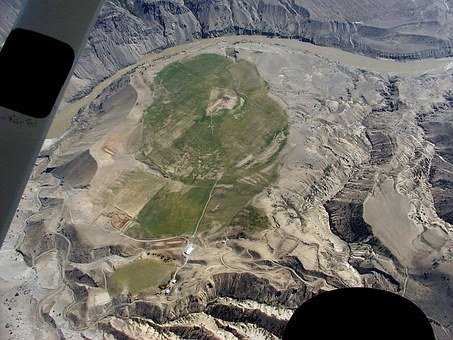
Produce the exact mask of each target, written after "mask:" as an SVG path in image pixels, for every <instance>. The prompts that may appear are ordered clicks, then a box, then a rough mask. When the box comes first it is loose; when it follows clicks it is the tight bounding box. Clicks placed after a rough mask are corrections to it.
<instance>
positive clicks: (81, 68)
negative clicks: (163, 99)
mask: <svg viewBox="0 0 453 340" xmlns="http://www.w3.org/2000/svg"><path fill="white" fill-rule="evenodd" d="M23 2H24V1H23V0H1V1H0V13H2V17H1V18H0V40H3V39H4V38H5V36H6V34H7V32H8V30H9V29H10V27H11V25H12V23H13V21H14V19H15V17H16V15H17V13H18V12H19V10H20V7H21V5H22V4H23ZM450 17H451V14H450V6H449V2H448V1H445V0H436V1H434V2H432V1H426V0H416V1H411V0H404V1H396V0H392V1H386V0H380V1H364V2H363V3H361V4H360V6H358V5H357V4H356V3H355V2H353V1H350V0H329V1H320V0H303V1H301V0H299V1H290V0H231V1H230V0H200V1H198V0H185V1H180V0H163V1H156V0H109V1H107V2H106V3H105V5H104V7H103V9H102V11H101V13H100V15H99V18H98V20H97V22H96V25H95V27H94V28H93V31H92V33H91V35H90V38H89V42H88V46H87V49H86V50H85V51H84V53H83V55H82V58H81V60H80V62H79V65H78V66H77V69H76V72H75V77H74V81H73V84H75V86H74V89H72V90H71V91H70V93H69V94H68V99H69V100H71V99H75V98H77V97H80V96H83V95H84V94H86V93H87V92H88V91H89V90H90V89H91V88H92V87H93V85H95V84H97V83H98V82H99V81H101V80H102V79H105V78H106V77H108V76H110V75H111V74H112V73H114V72H115V71H117V70H119V69H121V68H123V67H125V66H127V65H130V64H133V63H134V62H136V61H137V60H138V59H139V58H140V56H142V55H144V54H146V53H149V52H153V51H158V50H161V49H164V48H167V47H170V46H174V45H177V44H181V43H184V42H188V41H192V40H194V39H198V38H200V37H212V36H220V35H225V34H263V35H268V36H280V37H288V38H294V39H300V40H303V41H310V42H313V43H315V44H319V45H326V46H335V47H339V48H342V49H345V50H348V51H352V52H358V53H363V54H367V55H371V56H377V57H386V58H393V59H415V58H428V57H445V56H450V55H452V53H453V51H452V43H451V40H450V38H451V37H452V35H453V28H452V25H451V24H450V22H451V20H449V19H450Z"/></svg>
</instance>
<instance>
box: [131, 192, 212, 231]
mask: <svg viewBox="0 0 453 340" xmlns="http://www.w3.org/2000/svg"><path fill="white" fill-rule="evenodd" d="M210 189H211V188H210V187H208V186H199V187H193V188H191V189H190V190H188V191H187V192H184V193H182V192H170V191H169V190H168V189H167V188H163V189H161V190H160V191H159V192H158V193H157V194H156V195H155V196H154V197H153V198H152V200H151V201H149V203H148V204H147V205H146V206H145V207H144V208H143V210H142V211H141V212H140V214H139V216H138V221H139V222H140V224H141V225H142V226H144V227H145V228H144V235H143V236H145V237H159V236H163V235H170V236H171V235H181V234H186V233H190V232H192V231H193V228H194V225H195V223H196V221H197V219H198V217H199V216H200V214H201V212H202V210H203V205H204V204H205V202H206V200H207V199H208V197H209V191H210Z"/></svg>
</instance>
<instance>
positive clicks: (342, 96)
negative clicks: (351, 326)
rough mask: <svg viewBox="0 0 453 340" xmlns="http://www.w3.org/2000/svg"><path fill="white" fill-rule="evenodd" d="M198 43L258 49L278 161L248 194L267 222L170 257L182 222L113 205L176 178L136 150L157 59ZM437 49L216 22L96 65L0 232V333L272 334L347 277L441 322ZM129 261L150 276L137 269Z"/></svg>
mask: <svg viewBox="0 0 453 340" xmlns="http://www.w3.org/2000/svg"><path fill="white" fill-rule="evenodd" d="M206 53H211V54H212V53H215V54H219V55H222V56H225V55H226V54H228V55H230V56H234V58H235V59H231V60H232V61H233V62H235V60H236V61H237V60H239V61H240V60H246V61H248V62H249V63H250V64H251V65H256V68H257V70H258V73H259V75H260V76H261V77H262V78H263V79H264V80H265V81H266V83H267V86H268V90H269V95H270V96H271V97H272V98H273V100H275V101H276V102H278V103H279V105H280V106H281V108H282V109H284V110H285V112H286V114H287V116H288V121H289V131H288V140H287V142H286V145H285V147H284V148H283V150H282V151H281V153H280V154H279V155H278V158H277V162H278V164H279V166H278V176H277V179H276V180H275V181H274V182H272V183H271V184H269V185H267V186H266V187H265V189H264V190H262V191H261V192H260V193H259V194H257V195H256V196H254V197H253V199H252V200H251V203H252V204H253V206H254V207H256V208H257V209H260V211H263V212H264V214H265V216H266V217H267V219H268V221H269V225H268V226H267V227H266V228H265V229H264V230H262V229H260V230H258V231H256V232H255V233H252V234H250V233H243V232H242V231H241V230H242V229H241V228H239V229H238V227H235V226H234V225H232V226H229V227H227V228H217V229H216V228H212V229H202V230H201V231H200V232H199V233H198V234H197V235H196V237H195V239H194V240H193V244H194V251H193V253H192V254H191V256H190V257H189V258H188V259H185V258H184V256H183V254H182V251H183V249H184V246H185V244H186V243H187V242H188V240H189V239H190V236H188V235H181V236H180V237H169V238H156V239H144V240H142V239H137V238H134V237H131V236H130V235H128V234H127V227H128V224H127V223H126V222H127V221H129V220H130V217H131V215H132V217H134V215H137V214H138V212H139V211H140V207H142V206H143V205H144V204H145V203H146V201H147V199H148V198H149V197H150V196H148V195H152V194H153V193H154V192H155V191H156V190H158V189H156V188H158V187H159V186H160V185H161V183H164V182H165V183H167V182H172V181H173V182H174V179H172V178H165V177H164V176H163V175H162V173H161V172H159V171H158V169H155V168H152V167H150V166H149V165H146V164H145V163H142V162H141V161H139V160H137V158H136V157H135V156H134V155H136V145H137V140H140V136H141V132H140V131H141V129H143V119H142V118H143V112H144V111H145V110H146V108H148V107H149V106H150V105H152V103H153V101H154V99H155V89H156V86H155V85H156V84H155V83H154V79H155V76H156V74H158V73H159V72H160V71H161V70H163V69H164V68H165V67H166V66H168V65H171V64H172V63H175V62H177V61H183V60H188V59H190V58H192V57H194V56H197V55H200V54H206ZM451 62H452V61H451V60H450V59H444V60H438V61H426V62H425V61H411V62H407V63H397V62H394V61H388V60H376V59H371V58H368V57H363V56H357V55H353V54H349V53H346V52H341V51H337V50H334V49H330V48H321V47H316V46H313V45H309V44H303V43H300V42H298V41H295V40H285V39H275V38H274V39H269V38H264V37H228V38H216V39H206V40H201V41H197V42H195V43H192V44H187V45H183V46H179V47H174V48H171V49H167V50H165V51H163V52H162V53H160V54H150V55H147V56H146V57H145V58H143V59H142V60H141V61H140V62H139V63H138V64H134V65H133V66H130V67H129V68H127V69H125V70H123V71H120V72H119V73H117V74H115V75H113V76H112V77H111V78H108V79H106V80H105V81H104V82H102V83H100V84H99V85H98V86H97V87H96V88H95V90H94V92H93V93H94V94H92V95H91V96H88V97H85V98H83V99H81V100H78V101H75V102H73V103H72V104H71V105H72V110H74V112H77V114H76V115H75V116H74V118H73V120H72V124H71V128H70V129H69V130H67V131H66V133H65V134H64V135H63V136H61V137H60V138H56V139H52V140H50V139H49V140H48V141H47V143H46V146H45V148H43V150H42V153H41V157H40V158H39V159H38V161H37V164H36V168H35V171H34V174H33V177H32V179H31V180H30V183H29V185H28V187H27V190H26V192H25V194H24V197H23V200H22V202H21V206H20V209H19V211H18V214H17V217H16V219H15V221H14V223H13V226H12V229H11V232H10V233H9V235H8V239H7V241H6V243H5V245H4V247H3V248H2V259H1V263H0V266H1V268H2V270H1V271H0V272H1V284H0V302H1V303H0V312H1V313H0V314H1V315H2V317H1V324H0V326H1V327H0V335H1V337H2V338H5V339H19V338H27V337H28V338H36V339H53V338H55V339H59V338H67V339H81V338H89V339H97V338H103V337H104V338H107V339H122V338H126V339H178V338H214V339H234V338H240V339H241V338H258V339H261V338H262V339H275V338H279V337H280V336H281V334H282V330H283V328H284V325H285V323H286V322H287V320H288V319H289V317H290V316H291V313H292V311H293V310H294V308H296V307H297V306H298V305H300V304H301V303H302V302H303V301H305V300H306V299H308V298H309V297H311V296H312V295H313V294H317V293H319V292H321V291H325V290H331V289H335V288H340V287H355V286H360V287H375V288H380V289H386V290H391V291H394V292H397V293H399V294H401V295H404V296H406V297H408V298H410V299H411V300H413V301H414V302H416V303H417V304H418V305H419V306H420V307H422V309H423V310H424V311H425V312H426V313H427V315H428V316H429V318H430V319H431V322H432V325H433V327H434V328H435V331H436V334H437V336H438V338H439V339H449V338H451V332H453V329H452V328H451V325H452V322H453V320H452V317H451V316H452V315H453V304H452V301H453V300H452V296H451V289H452V286H451V285H452V283H451V279H452V275H453V267H452V265H451V263H452V260H453V241H452V240H453V239H452V231H453V230H452V225H451V223H452V207H451V202H450V201H451V197H452V195H453V194H452V190H453V189H452V186H451V181H452V179H451V172H452V170H453V169H452V168H453V166H452V153H451V146H450V136H451V117H450V116H451V112H452V110H453V109H452V106H451V105H452V104H451V103H452V101H451V92H450V89H451V86H452V69H451ZM245 156H247V155H244V158H246V157H245ZM131 169H133V170H134V171H135V173H138V174H139V176H138V178H139V179H136V178H135V177H132V178H130V177H127V178H125V177H124V176H123V175H124V173H125V172H129V171H130V170H131ZM134 178H135V179H134ZM137 181H138V182H137ZM173 182H172V183H173ZM124 183H125V184H124ZM137 183H138V184H137ZM170 184H171V183H170ZM173 185H175V187H176V188H179V187H178V185H176V184H175V183H173ZM175 190H177V189H175ZM216 190H217V191H215V190H214V194H216V193H217V194H218V193H220V192H222V190H228V187H219V188H217V189H216ZM101 206H102V207H110V208H111V209H110V208H109V209H107V210H106V209H105V208H103V209H100V207H101ZM113 208H115V209H113ZM208 209H213V211H215V207H209V206H208ZM125 212H126V213H125ZM125 221H126V222H125ZM191 242H192V241H191ZM155 263H160V264H161V265H160V266H159V267H156V265H155ZM131 265H134V266H136V265H139V267H131ZM147 266H150V267H147ZM136 268H145V269H144V270H142V269H141V272H140V274H147V270H149V272H150V273H152V272H153V271H155V272H157V270H159V273H161V274H160V275H161V276H160V277H161V278H162V280H161V282H158V280H157V281H156V282H154V281H155V279H156V278H155V277H153V276H152V275H151V276H146V275H145V276H143V277H142V276H140V277H139V280H142V281H143V280H145V281H146V280H150V281H149V283H146V282H145V281H143V282H145V284H144V286H142V285H138V286H135V282H129V281H127V277H130V275H136V274H137V273H136V271H137V269H136ZM147 268H148V269H147ZM134 271H135V272H134ZM131 273H132V274H131ZM167 273H169V276H166V275H167ZM160 277H159V279H160ZM171 278H175V279H176V283H174V284H173V283H171V282H170V279H171ZM124 280H126V281H124ZM137 280H138V279H137ZM151 281H153V282H152V283H151ZM124 282H126V284H125V285H126V287H127V285H132V284H134V289H132V287H129V289H127V288H126V289H123V290H121V288H118V287H125V286H124ZM122 284H123V286H122ZM113 285H116V286H113ZM166 289H169V290H168V292H166V291H165V290H166Z"/></svg>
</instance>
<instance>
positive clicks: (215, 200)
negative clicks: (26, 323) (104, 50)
mask: <svg viewBox="0 0 453 340" xmlns="http://www.w3.org/2000/svg"><path fill="white" fill-rule="evenodd" d="M154 88H155V94H156V98H155V100H154V103H153V105H152V106H151V107H149V108H148V109H147V111H146V112H145V114H144V136H143V143H142V146H141V150H140V152H139V153H138V155H137V158H138V159H139V160H141V161H142V162H144V163H147V164H149V165H150V166H152V167H153V168H158V169H159V170H160V171H161V172H162V173H163V174H165V175H167V176H168V177H170V178H172V179H173V180H176V181H180V182H181V184H183V185H182V186H181V189H180V191H179V192H175V191H174V190H170V189H168V188H163V189H161V190H160V191H159V192H158V193H157V194H156V195H155V196H154V197H152V198H151V199H150V201H149V203H148V204H147V205H146V206H145V207H144V208H143V210H142V211H141V212H140V214H139V215H138V218H137V220H138V222H139V223H140V225H141V228H137V227H136V228H133V229H131V230H130V231H129V233H130V234H133V235H134V236H141V237H156V236H164V235H180V234H188V233H191V232H192V231H193V230H194V228H195V225H196V223H197V221H198V219H199V217H200V215H201V213H202V211H203V208H204V206H205V204H206V202H207V200H208V198H209V193H210V192H211V189H212V187H213V185H214V183H217V186H216V188H215V190H214V191H213V195H212V197H211V201H210V202H209V205H208V207H207V209H206V214H205V216H204V219H203V221H202V223H201V226H200V227H201V228H202V229H203V228H206V227H207V226H209V225H212V224H213V223H215V224H216V225H219V224H220V225H223V226H225V225H228V224H229V223H230V222H231V221H232V218H233V217H234V216H236V215H237V213H238V212H239V211H240V210H241V209H243V208H244V207H246V206H247V205H248V203H249V202H250V200H251V199H252V198H253V197H254V196H255V195H256V194H258V193H260V192H261V191H262V190H263V189H264V188H265V187H266V186H268V185H269V184H271V183H272V181H273V180H274V179H275V176H276V174H277V171H276V170H277V167H278V164H277V155H278V153H279V152H280V150H281V149H282V147H283V146H284V144H285V142H286V134H287V124H288V123H287V116H286V113H285V112H284V111H283V110H282V109H281V108H280V107H279V106H278V104H277V103H276V102H275V101H273V100H272V99H271V98H270V97H268V89H267V86H266V83H265V82H264V81H263V80H262V78H261V77H260V75H259V73H258V71H257V69H256V67H255V66H254V65H253V64H251V63H249V62H247V61H239V62H233V61H232V60H230V59H227V58H226V57H223V56H220V55H217V54H204V55H200V56H197V57H194V58H192V59H188V60H184V61H182V62H175V63H173V64H170V65H169V66H167V67H166V68H164V69H163V70H162V71H161V72H160V73H159V74H158V75H157V76H156V78H155V83H154Z"/></svg>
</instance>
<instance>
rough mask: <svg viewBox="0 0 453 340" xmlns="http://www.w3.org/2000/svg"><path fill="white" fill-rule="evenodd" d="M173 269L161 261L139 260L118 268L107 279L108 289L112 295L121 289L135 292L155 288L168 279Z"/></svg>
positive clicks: (119, 292) (117, 293)
mask: <svg viewBox="0 0 453 340" xmlns="http://www.w3.org/2000/svg"><path fill="white" fill-rule="evenodd" d="M173 269H174V268H173V266H170V265H168V264H165V263H162V262H158V261H154V260H149V259H147V260H139V261H136V262H133V263H131V264H128V265H125V266H123V267H120V268H118V269H117V270H116V271H115V273H114V274H113V275H112V276H111V277H110V279H109V282H108V289H109V292H110V294H111V295H114V296H115V295H119V294H121V292H123V291H126V292H130V293H132V294H137V293H140V292H142V291H144V290H149V289H156V288H158V286H159V285H160V284H163V283H166V282H167V281H168V280H169V279H170V276H171V272H172V270H173Z"/></svg>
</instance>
